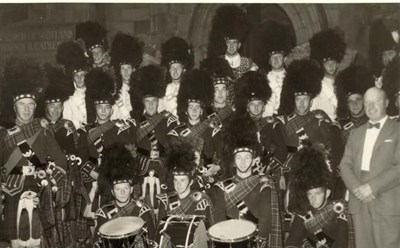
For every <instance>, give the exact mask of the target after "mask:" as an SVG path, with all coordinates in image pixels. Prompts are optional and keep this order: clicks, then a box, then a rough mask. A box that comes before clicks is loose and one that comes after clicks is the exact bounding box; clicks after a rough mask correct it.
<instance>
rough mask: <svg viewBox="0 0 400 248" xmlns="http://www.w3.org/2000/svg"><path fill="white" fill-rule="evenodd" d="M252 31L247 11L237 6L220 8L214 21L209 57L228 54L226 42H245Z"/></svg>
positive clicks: (209, 44) (209, 43)
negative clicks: (231, 40) (232, 40)
mask: <svg viewBox="0 0 400 248" xmlns="http://www.w3.org/2000/svg"><path fill="white" fill-rule="evenodd" d="M249 30H250V22H249V19H248V17H247V11H246V10H245V9H244V8H241V7H239V6H237V5H225V6H222V7H219V8H218V9H217V10H216V12H215V15H214V17H213V20H212V27H211V32H210V37H209V42H208V52H207V53H208V57H213V56H220V55H223V54H225V52H226V43H225V41H226V40H229V39H237V40H239V41H240V42H244V39H245V38H246V36H247V33H248V32H249Z"/></svg>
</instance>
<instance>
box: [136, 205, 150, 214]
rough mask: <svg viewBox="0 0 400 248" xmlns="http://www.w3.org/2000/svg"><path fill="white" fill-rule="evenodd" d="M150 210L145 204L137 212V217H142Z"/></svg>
mask: <svg viewBox="0 0 400 248" xmlns="http://www.w3.org/2000/svg"><path fill="white" fill-rule="evenodd" d="M150 210H151V208H150V207H149V206H147V205H145V204H143V205H142V207H141V208H140V211H139V217H140V216H142V215H143V214H144V213H146V212H149V211H150Z"/></svg>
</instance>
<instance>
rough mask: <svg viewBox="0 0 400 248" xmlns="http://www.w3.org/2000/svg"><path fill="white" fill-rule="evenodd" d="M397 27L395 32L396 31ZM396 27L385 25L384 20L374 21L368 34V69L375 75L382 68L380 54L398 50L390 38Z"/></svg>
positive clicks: (397, 45) (396, 43) (378, 73)
mask: <svg viewBox="0 0 400 248" xmlns="http://www.w3.org/2000/svg"><path fill="white" fill-rule="evenodd" d="M398 28H399V27H398V26H397V31H398ZM394 29H396V26H393V25H385V21H384V19H378V20H375V21H374V22H373V23H372V25H371V29H370V32H369V58H370V67H371V68H372V69H373V70H374V74H375V75H380V74H381V72H382V68H383V63H382V53H383V52H384V51H388V50H395V51H398V50H399V43H398V41H397V42H396V41H395V39H394V37H393V36H392V31H395V30H394Z"/></svg>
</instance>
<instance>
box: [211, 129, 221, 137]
mask: <svg viewBox="0 0 400 248" xmlns="http://www.w3.org/2000/svg"><path fill="white" fill-rule="evenodd" d="M219 131H221V128H217V127H215V128H213V131H212V134H211V137H214V136H215V135H216V134H217V133H218V132H219Z"/></svg>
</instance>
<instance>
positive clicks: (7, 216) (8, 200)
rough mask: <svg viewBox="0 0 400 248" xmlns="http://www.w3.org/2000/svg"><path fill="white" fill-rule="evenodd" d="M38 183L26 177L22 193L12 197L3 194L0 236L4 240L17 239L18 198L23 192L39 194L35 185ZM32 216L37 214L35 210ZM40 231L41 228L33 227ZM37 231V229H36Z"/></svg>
mask: <svg viewBox="0 0 400 248" xmlns="http://www.w3.org/2000/svg"><path fill="white" fill-rule="evenodd" d="M38 183H40V181H39V179H34V177H33V176H26V177H25V181H24V186H23V188H22V191H21V192H20V193H18V194H16V195H14V196H10V195H8V194H5V199H4V222H3V223H2V224H3V225H2V230H1V234H2V235H1V236H2V238H4V239H5V240H12V239H17V238H18V237H17V212H18V204H19V200H20V197H21V195H22V193H23V192H25V191H27V190H30V191H34V192H36V193H38V194H39V191H40V188H39V186H38V185H37V184H38ZM33 212H34V214H35V212H36V214H37V213H38V211H37V208H36V209H35V211H33ZM35 228H39V229H41V226H39V227H36V226H35V227H34V229H35ZM36 230H37V229H36Z"/></svg>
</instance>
